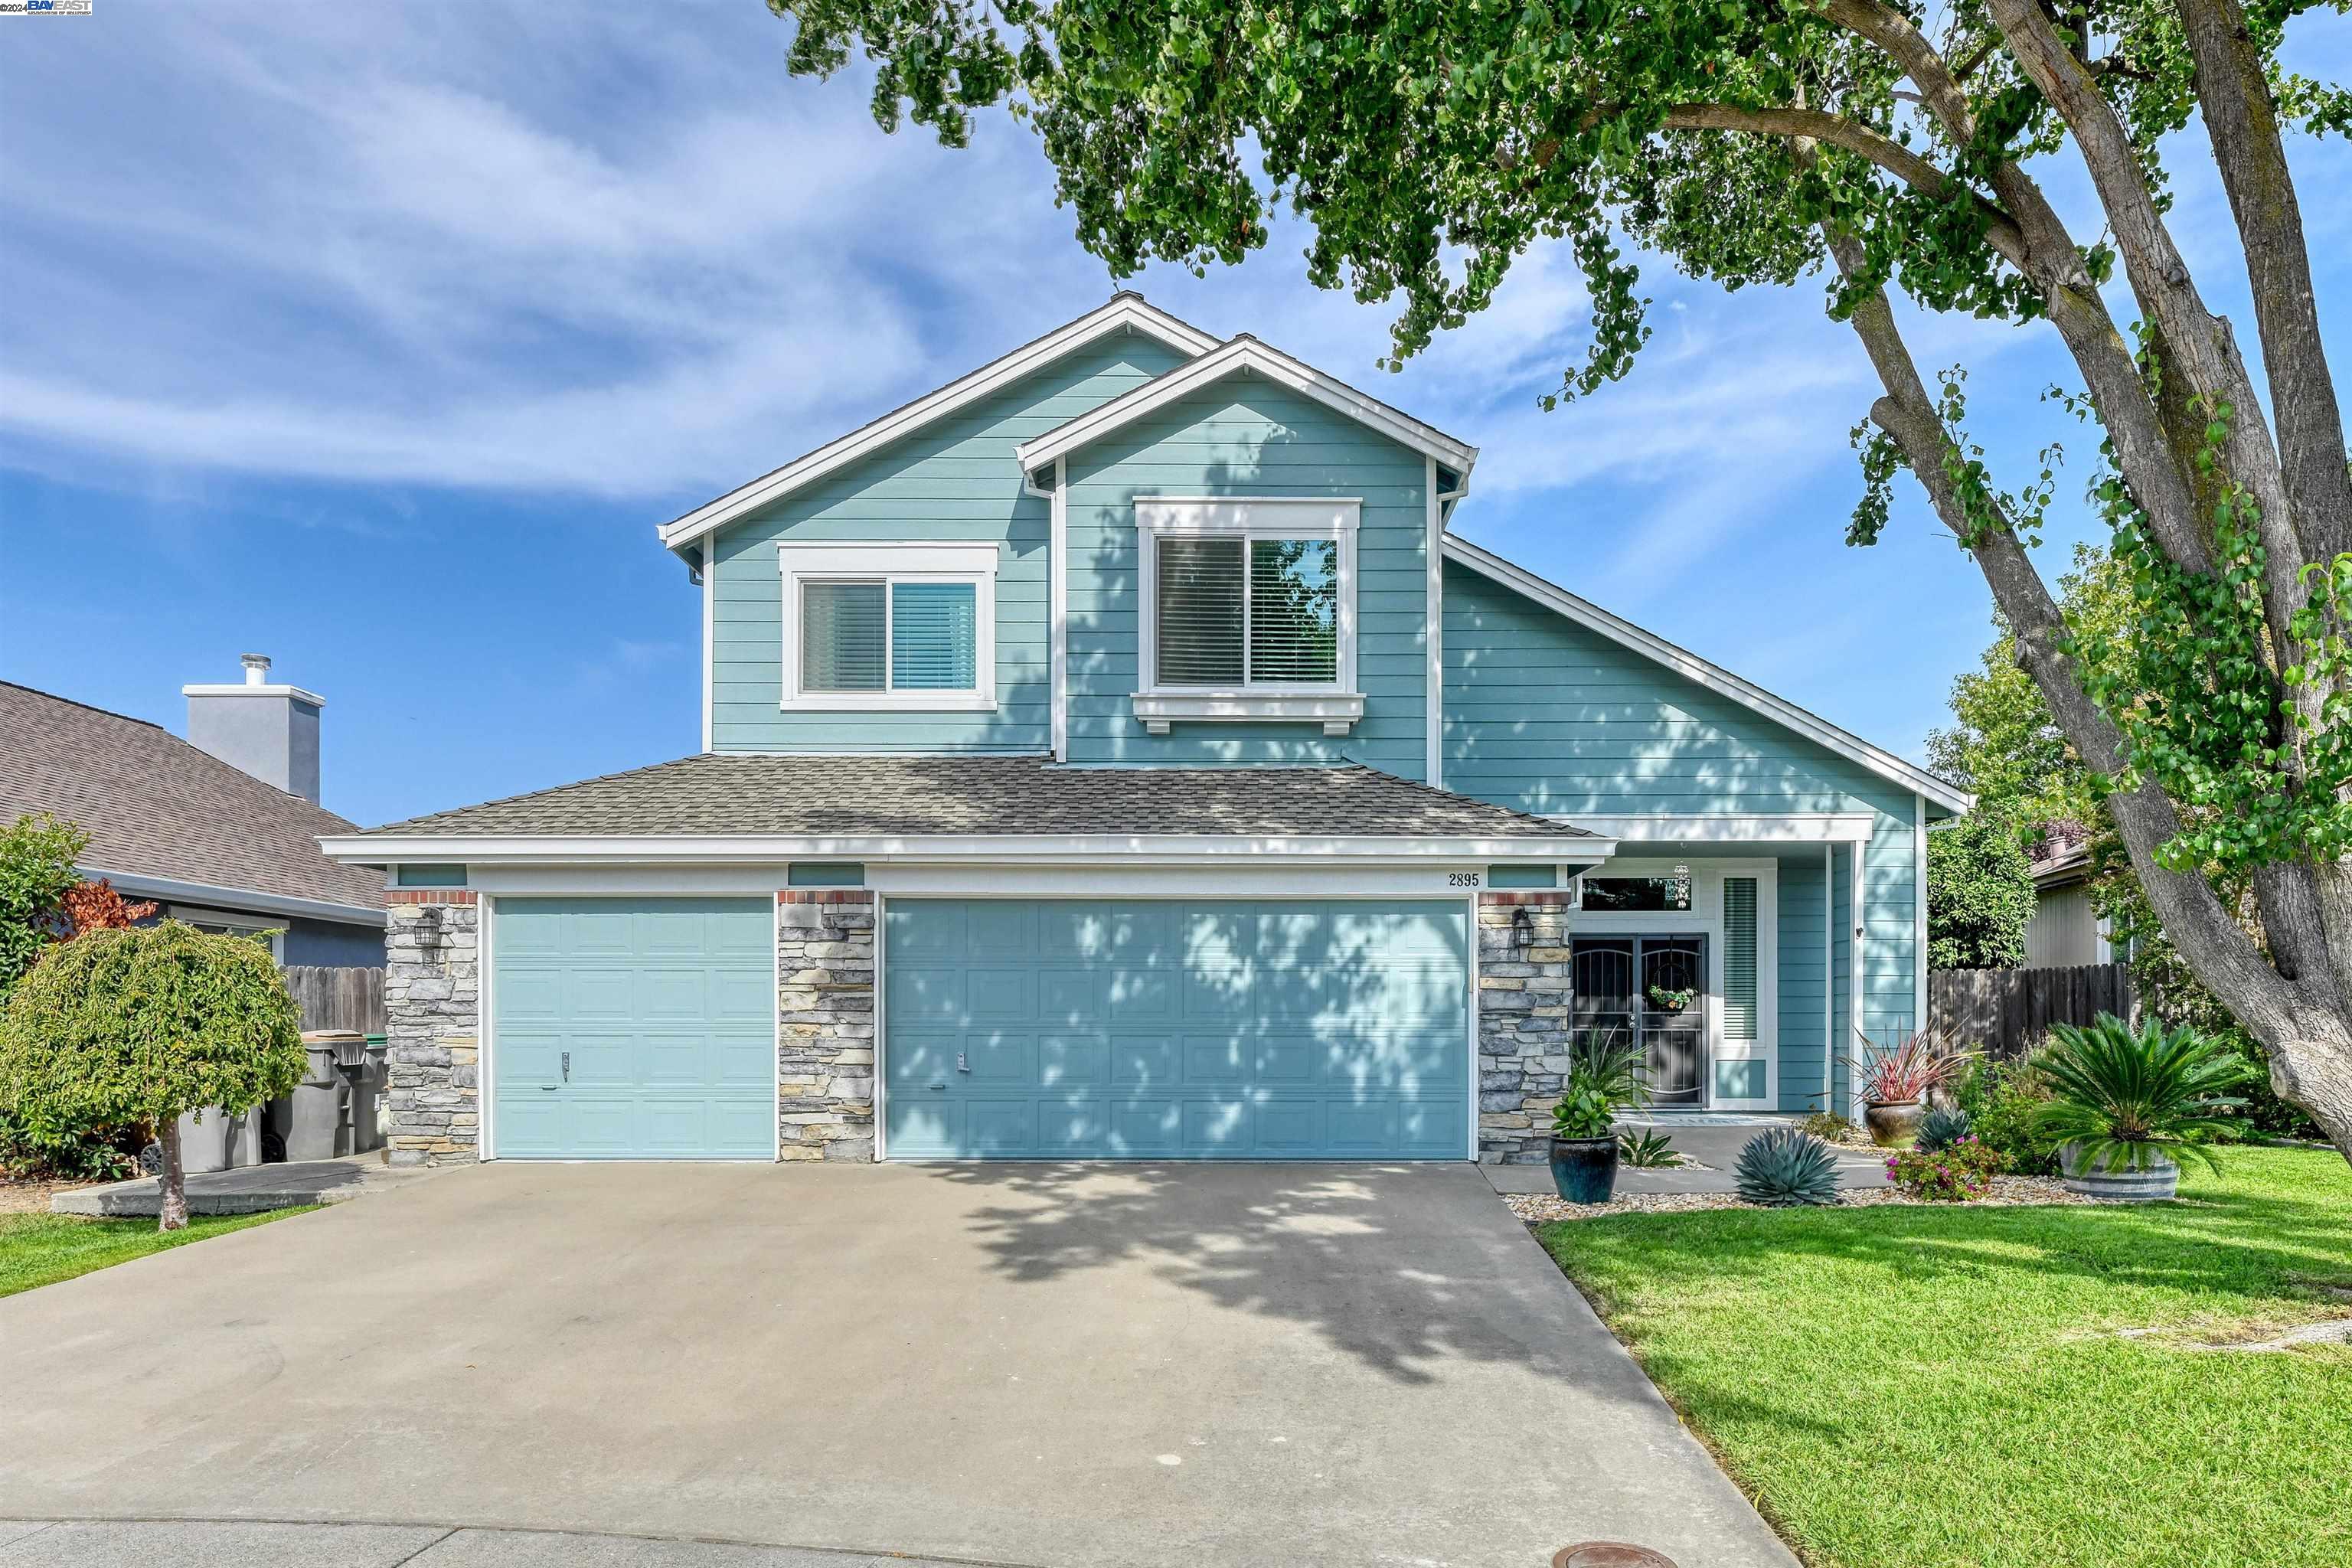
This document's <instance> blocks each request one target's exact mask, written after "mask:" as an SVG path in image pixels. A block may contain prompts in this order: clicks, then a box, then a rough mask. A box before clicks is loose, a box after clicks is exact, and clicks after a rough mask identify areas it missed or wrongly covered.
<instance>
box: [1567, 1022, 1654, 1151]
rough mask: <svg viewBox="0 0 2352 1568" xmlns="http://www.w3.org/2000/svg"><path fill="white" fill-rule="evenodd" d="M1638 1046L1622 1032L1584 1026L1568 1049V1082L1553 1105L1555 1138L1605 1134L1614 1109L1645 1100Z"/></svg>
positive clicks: (1647, 1094)
mask: <svg viewBox="0 0 2352 1568" xmlns="http://www.w3.org/2000/svg"><path fill="white" fill-rule="evenodd" d="M1642 1067H1643V1052H1642V1047H1640V1046H1638V1045H1636V1044H1635V1043H1634V1042H1633V1040H1632V1039H1631V1038H1630V1037H1627V1036H1626V1035H1624V1034H1623V1033H1622V1032H1619V1031H1615V1030H1609V1029H1587V1030H1586V1031H1585V1032H1584V1033H1583V1034H1582V1035H1581V1036H1580V1037H1578V1038H1577V1039H1576V1040H1575V1041H1574V1043H1572V1044H1571V1045H1570V1047H1568V1081H1567V1082H1565V1083H1563V1084H1562V1085H1561V1086H1560V1095H1559V1104H1558V1105H1555V1106H1553V1107H1552V1110H1551V1135H1552V1136H1553V1137H1555V1138H1606V1137H1608V1136H1609V1130H1610V1128H1611V1127H1612V1125H1613V1124H1614V1123H1615V1121H1616V1120H1617V1112H1619V1111H1620V1110H1633V1109H1636V1108H1638V1107H1641V1106H1643V1105H1647V1104H1648V1103H1649V1102H1650V1085H1649V1082H1648V1080H1647V1079H1644V1078H1643V1076H1642Z"/></svg>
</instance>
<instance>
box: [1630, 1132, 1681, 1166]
mask: <svg viewBox="0 0 2352 1568" xmlns="http://www.w3.org/2000/svg"><path fill="white" fill-rule="evenodd" d="M1617 1160H1618V1163H1620V1164H1623V1165H1629V1166H1631V1167H1633V1169H1634V1170H1637V1171H1656V1170H1663V1169H1664V1168H1666V1167H1668V1166H1671V1165H1679V1164H1681V1163H1683V1157H1682V1155H1680V1154H1679V1153H1677V1152H1675V1141H1674V1140H1673V1139H1671V1138H1669V1137H1667V1136H1666V1135H1665V1134H1664V1133H1663V1132H1661V1131H1658V1130H1657V1129H1656V1128H1654V1127H1649V1128H1644V1129H1643V1130H1642V1131H1638V1132H1620V1133H1619V1134H1617Z"/></svg>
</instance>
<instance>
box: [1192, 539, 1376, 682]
mask: <svg viewBox="0 0 2352 1568" xmlns="http://www.w3.org/2000/svg"><path fill="white" fill-rule="evenodd" d="M1155 548H1156V549H1157V550H1158V552H1159V553H1158V556H1157V559H1156V562H1155V564H1156V566H1157V573H1156V575H1157V577H1158V599H1159V602H1158V603H1157V604H1156V605H1154V606H1153V610H1154V613H1155V615H1156V616H1157V617H1158V621H1157V627H1156V630H1157V637H1158V647H1159V668H1158V670H1157V671H1156V675H1157V678H1158V681H1159V684H1160V685H1161V686H1219V687H1242V686H1316V685H1325V686H1328V685H1330V684H1331V683H1333V682H1335V681H1337V680H1338V679H1339V542H1338V541H1337V540H1333V539H1282V538H1255V537H1251V538H1241V537H1221V536H1215V535H1211V536H1205V537H1201V536H1186V535H1162V536H1160V538H1159V539H1158V540H1157V541H1156V542H1155Z"/></svg>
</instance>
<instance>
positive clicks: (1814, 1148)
mask: <svg viewBox="0 0 2352 1568" xmlns="http://www.w3.org/2000/svg"><path fill="white" fill-rule="evenodd" d="M1737 1175H1738V1188H1739V1196H1740V1198H1741V1199H1742V1200H1743V1201H1744V1202H1747V1203H1751V1204H1761V1205H1763V1206H1764V1207H1766V1208H1775V1209H1779V1208H1794V1207H1796V1206H1798V1205H1807V1204H1811V1205H1818V1204H1833V1203H1835V1202H1837V1156H1836V1155H1835V1154H1834V1153H1832V1152H1831V1151H1830V1146H1829V1145H1828V1144H1826V1143H1824V1142H1822V1141H1821V1140H1820V1139H1818V1138H1814V1137H1811V1136H1809V1135H1807V1134H1806V1133H1803V1132H1800V1131H1797V1129H1795V1128H1793V1127H1775V1128H1773V1129H1772V1130H1771V1131H1769V1132H1759V1133H1758V1134H1757V1135H1756V1136H1755V1137H1753V1138H1750V1139H1749V1140H1748V1142H1747V1145H1746V1146H1745V1147H1743V1148H1742V1149H1741V1150H1740V1151H1739V1163H1738V1172H1737Z"/></svg>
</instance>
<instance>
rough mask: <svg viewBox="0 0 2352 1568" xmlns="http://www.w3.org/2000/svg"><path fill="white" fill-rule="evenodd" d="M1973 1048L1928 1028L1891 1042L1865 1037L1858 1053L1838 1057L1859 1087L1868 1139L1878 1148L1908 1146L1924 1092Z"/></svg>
mask: <svg viewBox="0 0 2352 1568" xmlns="http://www.w3.org/2000/svg"><path fill="white" fill-rule="evenodd" d="M1975 1054H1976V1053H1975V1052H1973V1051H1955V1050H1949V1049H1947V1048H1946V1047H1945V1046H1944V1043H1943V1041H1942V1040H1941V1039H1940V1038H1939V1037H1937V1034H1936V1032H1935V1031H1934V1030H1932V1029H1925V1030H1922V1031H1920V1032H1919V1033H1917V1034H1916V1035H1906V1036H1905V1037H1903V1039H1902V1042H1901V1043H1900V1044H1898V1045H1895V1046H1893V1047H1885V1046H1876V1045H1873V1044H1872V1043H1871V1042H1870V1040H1869V1039H1868V1037H1864V1040H1863V1042H1862V1059H1861V1060H1860V1061H1858V1062H1857V1061H1855V1060H1854V1059H1853V1058H1851V1057H1848V1058H1844V1060H1845V1064H1846V1066H1847V1067H1849V1068H1853V1071H1854V1074H1855V1079H1856V1084H1857V1087H1858V1088H1859V1089H1861V1091H1862V1103H1863V1118H1862V1119H1863V1121H1864V1124H1865V1125H1866V1126H1868V1127H1869V1129H1870V1141H1871V1142H1874V1143H1875V1144H1877V1145H1878V1146H1879V1147H1880V1148H1882V1149H1901V1148H1906V1147H1908V1146H1909V1145H1910V1143H1911V1142H1912V1141H1913V1140H1914V1139H1916V1137H1917V1136H1918V1132H1919V1118H1920V1117H1922V1116H1924V1115H1926V1114H1927V1095H1928V1092H1929V1091H1930V1090H1932V1089H1942V1088H1943V1087H1945V1086H1946V1085H1947V1084H1948V1083H1949V1082H1950V1081H1951V1080H1952V1077H1953V1075H1954V1074H1955V1073H1957V1072H1958V1071H1959V1069H1960V1067H1961V1065H1962V1064H1963V1063H1965V1062H1966V1061H1968V1059H1969V1058H1970V1057H1972V1056H1974V1055H1975Z"/></svg>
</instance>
